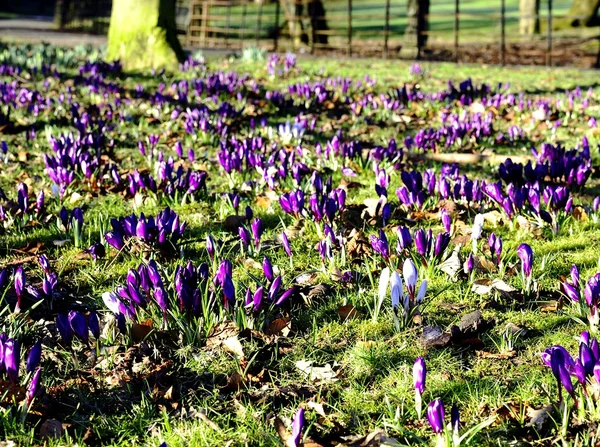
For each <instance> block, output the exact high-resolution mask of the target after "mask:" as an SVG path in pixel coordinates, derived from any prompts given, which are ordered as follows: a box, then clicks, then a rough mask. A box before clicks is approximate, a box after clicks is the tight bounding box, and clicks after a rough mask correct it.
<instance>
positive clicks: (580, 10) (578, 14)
mask: <svg viewBox="0 0 600 447" xmlns="http://www.w3.org/2000/svg"><path fill="white" fill-rule="evenodd" d="M598 7H600V0H573V3H572V4H571V8H570V9H569V12H568V13H567V15H568V16H573V17H568V18H567V20H568V22H569V24H570V26H589V25H590V24H591V23H592V21H593V20H594V18H595V17H596V14H597V13H598Z"/></svg>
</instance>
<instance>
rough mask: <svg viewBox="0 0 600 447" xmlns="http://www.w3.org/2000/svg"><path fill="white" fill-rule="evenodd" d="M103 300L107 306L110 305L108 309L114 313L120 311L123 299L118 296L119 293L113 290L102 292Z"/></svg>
mask: <svg viewBox="0 0 600 447" xmlns="http://www.w3.org/2000/svg"><path fill="white" fill-rule="evenodd" d="M102 301H104V305H105V306H106V307H108V309H109V310H110V311H111V312H112V313H114V314H118V313H120V309H119V306H120V304H121V301H120V300H119V298H117V295H115V294H114V293H113V292H104V293H103V294H102Z"/></svg>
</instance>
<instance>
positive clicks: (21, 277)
mask: <svg viewBox="0 0 600 447" xmlns="http://www.w3.org/2000/svg"><path fill="white" fill-rule="evenodd" d="M14 280H15V294H16V295H17V298H18V299H19V300H20V299H21V296H22V295H23V289H24V288H25V281H26V278H25V271H24V270H23V266H22V265H20V266H18V267H17V269H16V270H15V275H14Z"/></svg>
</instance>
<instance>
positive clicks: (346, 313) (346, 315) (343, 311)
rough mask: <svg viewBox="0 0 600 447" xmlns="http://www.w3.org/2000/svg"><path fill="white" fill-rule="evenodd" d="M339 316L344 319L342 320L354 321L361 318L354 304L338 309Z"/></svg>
mask: <svg viewBox="0 0 600 447" xmlns="http://www.w3.org/2000/svg"><path fill="white" fill-rule="evenodd" d="M338 315H339V316H340V317H341V318H342V320H354V319H355V318H359V317H360V313H359V312H358V310H356V307H354V306H353V305H352V304H347V305H345V306H341V307H340V308H339V309H338Z"/></svg>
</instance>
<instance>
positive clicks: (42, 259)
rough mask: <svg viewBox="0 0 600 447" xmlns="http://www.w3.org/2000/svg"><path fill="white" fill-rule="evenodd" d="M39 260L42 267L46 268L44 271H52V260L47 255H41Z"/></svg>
mask: <svg viewBox="0 0 600 447" xmlns="http://www.w3.org/2000/svg"><path fill="white" fill-rule="evenodd" d="M38 262H39V263H40V267H42V270H44V273H50V261H48V258H47V257H46V256H45V255H41V256H40V257H39V258H38Z"/></svg>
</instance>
